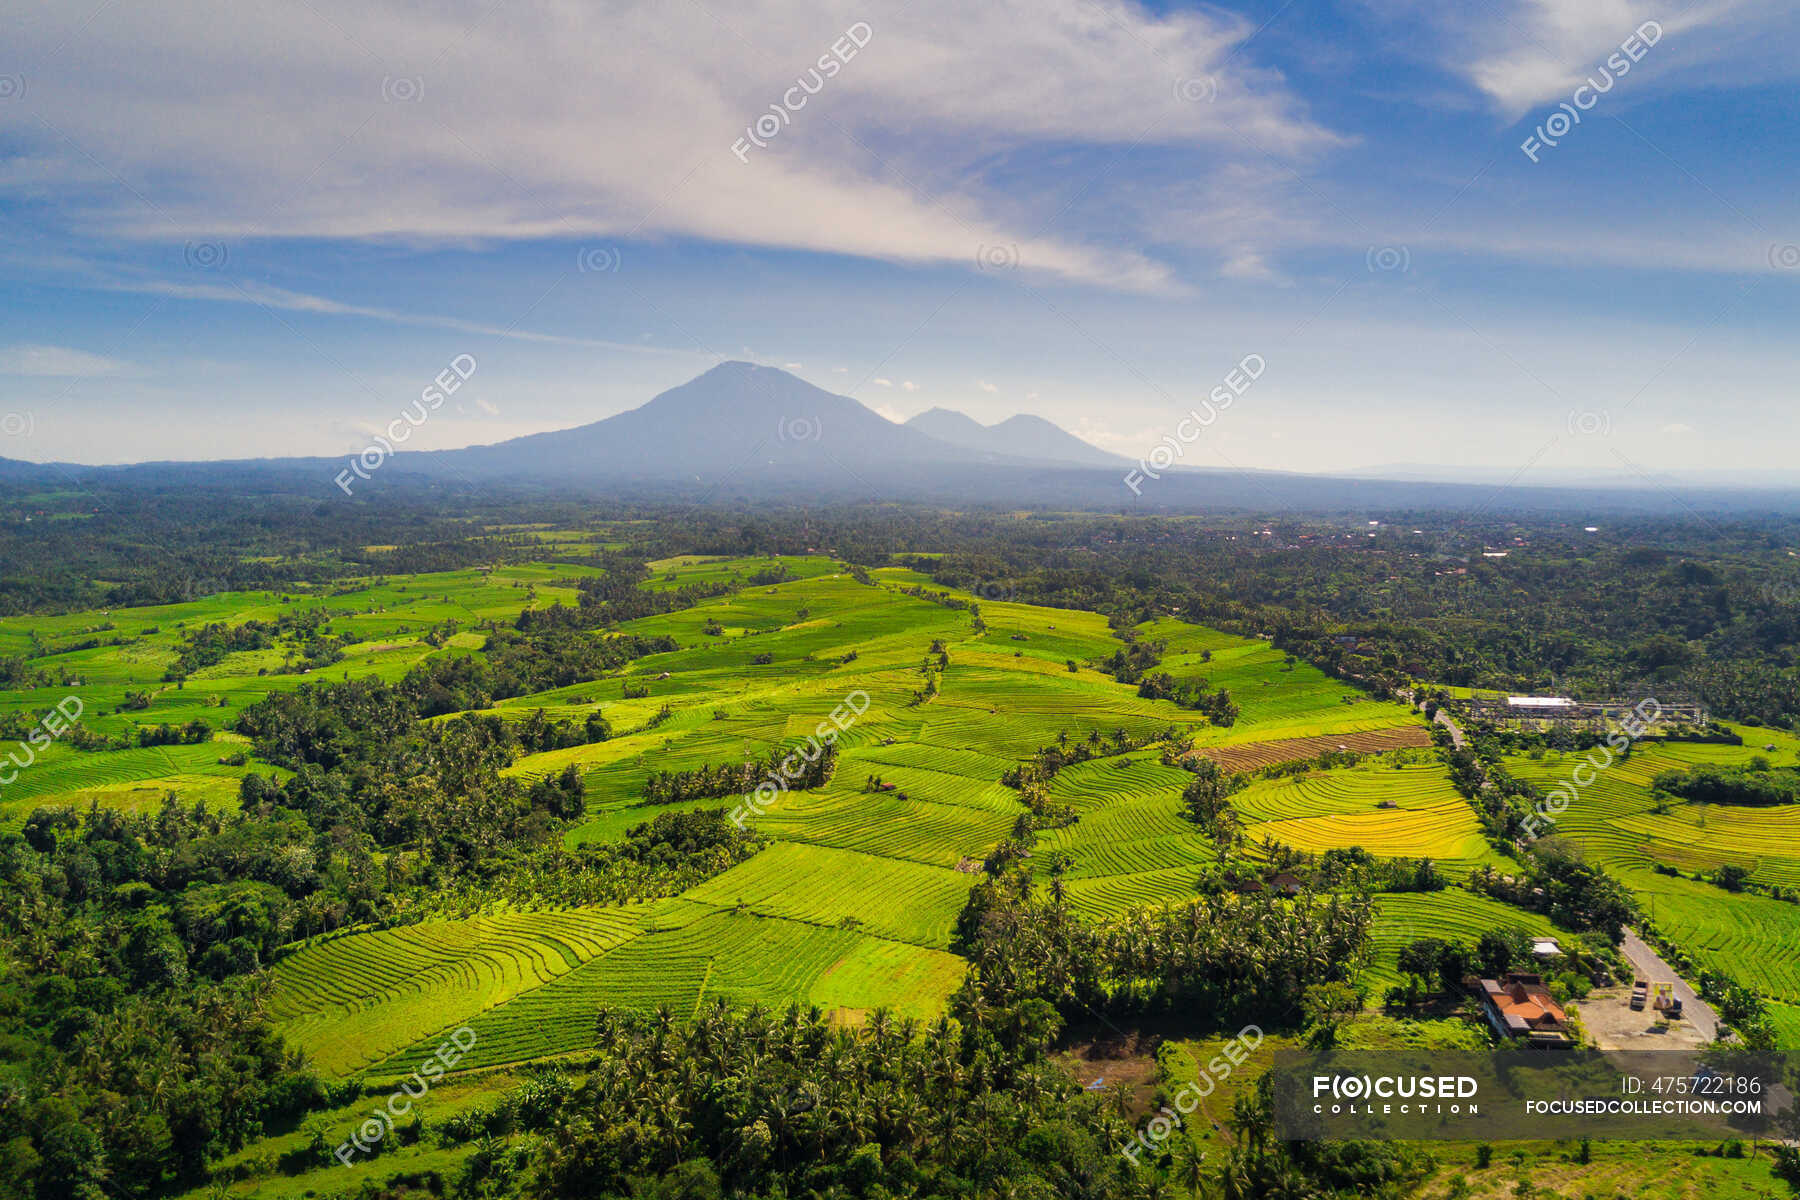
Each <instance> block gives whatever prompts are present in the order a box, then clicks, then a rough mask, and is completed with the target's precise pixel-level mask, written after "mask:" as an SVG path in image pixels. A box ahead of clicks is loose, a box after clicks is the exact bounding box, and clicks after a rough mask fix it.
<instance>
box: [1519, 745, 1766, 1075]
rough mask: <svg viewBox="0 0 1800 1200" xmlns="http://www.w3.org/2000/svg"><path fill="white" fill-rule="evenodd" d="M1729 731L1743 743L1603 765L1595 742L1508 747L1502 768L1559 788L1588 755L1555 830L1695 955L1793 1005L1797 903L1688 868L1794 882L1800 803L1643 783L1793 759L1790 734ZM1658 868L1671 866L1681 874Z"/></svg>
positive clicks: (1643, 753)
mask: <svg viewBox="0 0 1800 1200" xmlns="http://www.w3.org/2000/svg"><path fill="white" fill-rule="evenodd" d="M1738 732H1739V733H1741V734H1742V735H1743V736H1744V739H1745V743H1746V744H1745V745H1743V746H1725V745H1716V744H1699V743H1662V742H1657V743H1640V744H1639V745H1638V746H1637V747H1636V748H1635V749H1634V750H1633V752H1632V753H1631V754H1630V756H1629V757H1623V758H1618V759H1615V760H1614V761H1613V762H1611V763H1610V764H1608V765H1606V766H1604V767H1600V766H1598V765H1597V764H1598V763H1600V762H1601V761H1604V760H1603V757H1602V756H1601V755H1600V754H1599V753H1598V752H1589V753H1588V754H1586V755H1579V754H1556V753H1548V754H1544V755H1542V756H1538V757H1533V756H1529V755H1517V756H1511V757H1509V758H1508V759H1507V760H1506V766H1507V769H1508V770H1510V771H1511V772H1513V773H1514V774H1515V775H1517V776H1518V777H1519V778H1521V779H1525V780H1528V781H1530V782H1531V783H1533V784H1536V785H1537V786H1538V787H1540V788H1542V789H1544V790H1545V791H1549V790H1551V789H1554V788H1557V787H1559V786H1564V787H1566V786H1568V784H1569V783H1570V781H1571V779H1572V776H1573V773H1574V772H1575V770H1576V769H1577V767H1579V766H1580V765H1581V764H1582V762H1583V761H1584V760H1589V761H1591V762H1592V763H1593V764H1596V765H1595V769H1594V771H1593V778H1592V782H1591V783H1590V784H1589V785H1588V786H1586V787H1578V788H1576V789H1575V793H1576V795H1575V799H1574V800H1573V801H1571V802H1570V804H1569V807H1568V808H1567V810H1566V811H1564V812H1563V813H1561V814H1560V815H1559V816H1558V818H1557V822H1556V826H1555V832H1556V833H1557V834H1558V835H1560V836H1563V837H1567V838H1568V839H1569V840H1570V841H1572V842H1574V843H1576V844H1577V845H1579V846H1580V847H1581V849H1582V851H1583V852H1584V853H1586V854H1587V855H1588V856H1589V857H1590V858H1592V859H1593V860H1594V861H1596V862H1598V863H1600V864H1602V865H1604V866H1606V867H1607V868H1608V869H1609V870H1612V871H1615V872H1616V873H1617V874H1618V876H1619V878H1620V879H1621V880H1622V881H1623V882H1624V883H1625V884H1626V886H1627V887H1629V888H1630V889H1631V891H1632V892H1633V894H1634V895H1635V896H1636V897H1637V898H1638V901H1639V903H1640V904H1642V905H1643V907H1644V908H1645V910H1646V912H1647V913H1649V914H1650V916H1651V918H1652V920H1653V921H1654V923H1655V924H1656V926H1657V928H1658V929H1660V930H1661V931H1662V932H1663V934H1664V935H1665V936H1667V937H1668V938H1670V939H1671V940H1672V941H1674V942H1675V943H1676V944H1677V945H1679V946H1680V947H1681V948H1682V949H1683V950H1685V951H1686V952H1687V953H1688V954H1690V955H1691V956H1692V957H1693V958H1694V959H1695V961H1697V962H1698V963H1700V964H1701V965H1703V966H1708V967H1712V968H1714V969H1717V970H1722V971H1725V972H1726V973H1727V974H1729V975H1731V976H1732V977H1734V978H1736V979H1737V980H1738V981H1739V982H1741V983H1743V984H1745V985H1747V986H1749V987H1752V988H1755V989H1756V990H1757V991H1758V992H1760V993H1761V994H1762V995H1763V996H1764V997H1766V998H1768V999H1771V1000H1778V1001H1782V1002H1784V1003H1788V1004H1793V1003H1796V1002H1800V954H1796V951H1795V948H1796V947H1800V904H1793V903H1788V902H1785V901H1780V900H1774V899H1771V898H1769V897H1767V896H1763V895H1756V894H1748V893H1744V894H1733V893H1730V892H1726V891H1724V890H1723V889H1721V888H1718V887H1715V886H1713V885H1712V884H1710V883H1705V882H1701V881H1699V880H1698V879H1696V878H1694V876H1696V875H1700V874H1705V873H1709V872H1711V871H1713V870H1715V869H1716V868H1718V867H1720V866H1724V865H1727V864H1731V865H1736V866H1740V867H1743V868H1745V869H1746V870H1747V871H1749V872H1750V879H1751V881H1752V882H1754V883H1758V884H1767V885H1779V886H1783V887H1789V888H1791V887H1795V886H1800V808H1796V807H1795V806H1791V805H1789V806H1775V807H1766V808H1765V807H1752V806H1739V805H1716V804H1689V803H1685V802H1683V801H1681V800H1680V799H1679V798H1676V797H1668V798H1666V800H1662V801H1659V799H1658V797H1656V796H1655V795H1654V794H1653V792H1652V788H1651V781H1652V780H1653V779H1654V778H1655V777H1656V776H1657V775H1658V774H1659V773H1661V772H1663V771H1668V770H1679V769H1685V768H1688V767H1692V766H1697V765H1702V764H1707V765H1722V766H1730V765H1735V764H1744V763H1748V762H1749V761H1750V759H1751V758H1753V757H1755V756H1757V755H1762V756H1763V757H1766V758H1770V759H1771V760H1772V761H1774V762H1776V763H1780V764H1785V763H1791V762H1793V761H1794V757H1793V756H1794V754H1795V743H1794V741H1793V739H1792V738H1791V737H1789V736H1787V735H1782V734H1777V733H1774V732H1772V731H1769V730H1758V729H1748V728H1740V729H1739V730H1738ZM1765 744H1770V745H1773V746H1774V747H1775V749H1774V751H1772V752H1771V751H1767V750H1765V749H1764V748H1763V747H1764V745H1765ZM1587 774H1588V773H1587V772H1586V771H1583V772H1582V775H1583V777H1586V776H1587ZM1659 809H1660V810H1661V811H1659ZM1657 867H1662V868H1665V869H1668V868H1673V869H1674V870H1676V871H1678V872H1680V873H1681V876H1682V877H1680V878H1677V877H1672V876H1669V875H1666V874H1663V873H1661V872H1659V871H1657V870H1656V869H1655V868H1657ZM1792 1044H1800V1041H1796V1042H1795V1043H1792Z"/></svg>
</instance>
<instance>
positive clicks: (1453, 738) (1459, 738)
mask: <svg viewBox="0 0 1800 1200" xmlns="http://www.w3.org/2000/svg"><path fill="white" fill-rule="evenodd" d="M1407 698H1408V699H1410V700H1411V701H1412V702H1413V707H1414V708H1415V709H1417V710H1418V711H1420V712H1424V711H1425V705H1424V703H1423V702H1422V701H1420V699H1419V698H1418V696H1417V695H1415V694H1414V693H1411V692H1408V693H1407ZM1432 720H1433V721H1436V722H1437V723H1438V724H1439V725H1442V726H1443V727H1444V728H1445V729H1448V730H1449V731H1450V744H1451V745H1452V746H1454V747H1456V748H1457V749H1458V750H1461V749H1462V748H1463V747H1464V746H1466V745H1468V744H1469V740H1468V739H1467V738H1465V737H1463V731H1462V727H1461V726H1460V725H1458V724H1457V723H1456V722H1455V721H1452V720H1451V719H1450V713H1449V712H1448V711H1447V710H1446V709H1443V708H1439V709H1438V710H1437V716H1435V717H1433V718H1432Z"/></svg>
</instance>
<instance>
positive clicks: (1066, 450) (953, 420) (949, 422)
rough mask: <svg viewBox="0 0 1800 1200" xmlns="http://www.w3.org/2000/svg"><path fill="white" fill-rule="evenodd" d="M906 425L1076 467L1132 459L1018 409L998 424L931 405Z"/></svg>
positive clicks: (973, 445)
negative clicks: (989, 423)
mask: <svg viewBox="0 0 1800 1200" xmlns="http://www.w3.org/2000/svg"><path fill="white" fill-rule="evenodd" d="M906 428H908V429H916V430H918V431H919V432H920V433H925V434H929V435H930V436H932V437H934V438H937V439H938V440H939V441H941V442H947V443H949V444H950V445H952V446H961V447H962V448H963V449H965V450H980V451H984V452H986V453H989V454H1004V455H1010V456H1016V457H1020V458H1030V459H1037V460H1039V461H1042V462H1053V463H1062V464H1065V465H1068V466H1076V467H1127V466H1130V465H1131V464H1130V460H1129V459H1125V458H1121V457H1119V456H1118V455H1116V454H1108V453H1107V452H1106V451H1104V450H1102V449H1100V448H1099V447H1098V446H1094V445H1090V444H1089V443H1087V442H1084V441H1082V440H1081V439H1080V438H1078V437H1076V436H1075V435H1074V434H1072V433H1070V432H1068V431H1067V430H1065V429H1063V428H1062V427H1061V426H1058V425H1055V424H1053V423H1052V422H1049V421H1046V420H1044V418H1042V417H1034V416H1032V415H1030V414H1029V413H1019V414H1017V415H1016V416H1011V417H1008V418H1007V419H1006V420H1004V421H1001V422H999V423H998V424H995V425H983V424H981V423H980V422H979V421H977V420H975V419H974V418H973V417H970V416H967V415H965V414H963V413H959V412H956V411H954V410H953V409H948V408H932V409H927V410H926V411H924V412H922V413H920V414H919V415H918V416H916V417H914V418H913V419H912V420H910V421H908V422H907V423H906Z"/></svg>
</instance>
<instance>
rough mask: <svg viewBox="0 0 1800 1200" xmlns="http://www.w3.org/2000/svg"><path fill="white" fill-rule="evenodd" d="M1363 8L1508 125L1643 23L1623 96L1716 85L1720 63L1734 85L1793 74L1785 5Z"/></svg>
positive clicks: (1389, 1) (1572, 83)
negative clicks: (1430, 47) (1649, 44)
mask: <svg viewBox="0 0 1800 1200" xmlns="http://www.w3.org/2000/svg"><path fill="white" fill-rule="evenodd" d="M1366 2H1367V3H1368V4H1369V5H1370V7H1371V8H1372V9H1374V10H1375V11H1377V12H1380V13H1383V14H1385V15H1387V16H1389V17H1392V18H1394V19H1395V20H1396V21H1397V22H1402V23H1404V24H1405V25H1406V26H1407V27H1408V29H1409V31H1410V32H1413V33H1415V34H1417V33H1420V32H1423V33H1424V35H1425V38H1426V39H1427V40H1432V39H1433V37H1434V36H1435V42H1436V48H1435V52H1436V55H1437V57H1438V59H1439V60H1440V61H1441V62H1442V63H1443V65H1444V66H1446V67H1447V68H1449V69H1450V70H1451V71H1453V72H1455V73H1457V74H1460V75H1463V76H1464V77H1466V78H1467V79H1468V80H1469V81H1470V82H1471V83H1473V84H1474V85H1475V86H1476V87H1477V88H1479V89H1480V91H1481V92H1482V93H1483V94H1485V95H1486V96H1487V98H1488V101H1489V102H1490V103H1491V104H1492V105H1493V106H1494V107H1495V108H1496V109H1498V110H1499V111H1500V113H1501V114H1502V115H1504V116H1505V117H1506V118H1507V119H1508V120H1513V119H1516V118H1517V117H1519V116H1521V115H1523V114H1524V113H1525V112H1526V111H1527V110H1528V109H1530V108H1531V107H1532V106H1534V105H1537V104H1541V103H1544V102H1545V101H1550V100H1555V99H1567V98H1568V96H1569V94H1570V93H1571V92H1572V91H1573V90H1574V89H1575V87H1577V86H1578V85H1579V84H1581V83H1582V82H1583V81H1585V80H1586V79H1587V78H1588V76H1589V75H1590V74H1594V73H1595V72H1596V71H1597V69H1598V68H1599V67H1600V66H1601V65H1602V64H1604V63H1605V62H1606V60H1607V58H1608V56H1609V55H1611V54H1613V53H1614V52H1616V51H1618V50H1619V48H1620V45H1621V43H1623V42H1624V41H1625V40H1626V39H1627V38H1629V37H1631V36H1632V35H1633V34H1634V33H1635V32H1636V31H1637V30H1638V29H1640V28H1641V27H1643V26H1644V23H1645V22H1646V21H1654V22H1656V23H1657V24H1658V25H1659V26H1660V27H1661V30H1662V34H1661V37H1660V38H1659V39H1658V40H1657V43H1656V45H1655V46H1654V47H1653V48H1651V49H1650V50H1649V51H1648V53H1646V54H1644V55H1643V56H1642V57H1641V58H1640V59H1639V61H1638V62H1636V63H1634V64H1632V65H1631V68H1630V72H1629V73H1628V75H1627V76H1626V77H1625V78H1624V79H1623V81H1622V83H1621V84H1620V85H1619V86H1620V87H1621V88H1622V89H1623V90H1624V91H1625V92H1626V93H1627V94H1628V93H1629V91H1630V90H1633V89H1636V90H1641V89H1642V88H1643V86H1644V85H1645V84H1646V83H1647V82H1648V81H1649V80H1651V79H1655V80H1659V81H1660V80H1673V81H1676V82H1680V83H1684V84H1685V83H1686V82H1689V81H1690V80H1689V76H1688V73H1689V72H1691V71H1693V70H1694V69H1696V68H1707V67H1710V68H1713V69H1714V70H1713V71H1712V72H1711V76H1712V77H1710V78H1708V79H1706V80H1704V81H1703V82H1704V83H1706V84H1708V85H1713V84H1716V83H1717V82H1718V78H1717V70H1716V69H1717V68H1718V66H1719V65H1720V64H1725V63H1728V64H1730V66H1731V79H1730V82H1731V83H1732V84H1734V85H1737V86H1744V85H1746V84H1750V83H1753V82H1756V81H1758V80H1760V79H1762V78H1765V77H1769V76H1775V77H1791V75H1792V72H1793V63H1792V55H1791V54H1790V53H1787V52H1786V51H1784V50H1783V49H1781V47H1783V46H1786V45H1791V35H1792V33H1793V32H1794V9H1793V6H1792V5H1791V4H1789V3H1787V2H1786V0H1697V2H1696V3H1693V4H1691V5H1685V6H1669V8H1667V9H1660V10H1659V9H1657V8H1655V7H1648V6H1645V5H1643V4H1641V3H1636V2H1633V0H1498V2H1497V3H1495V4H1491V5H1489V4H1484V5H1447V4H1440V3H1436V2H1435V0H1366ZM1784 34H1785V36H1784ZM1651 36H1655V35H1654V34H1652V35H1651ZM1602 82H1604V81H1603V80H1602ZM1658 86H1661V84H1660V83H1659V85H1658ZM1625 98H1626V95H1621V96H1620V97H1619V99H1621V100H1623V99H1625Z"/></svg>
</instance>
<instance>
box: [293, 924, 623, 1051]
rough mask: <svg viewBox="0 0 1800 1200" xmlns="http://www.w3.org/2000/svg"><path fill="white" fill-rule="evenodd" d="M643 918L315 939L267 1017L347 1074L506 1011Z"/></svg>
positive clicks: (617, 940) (297, 956) (425, 927)
mask: <svg viewBox="0 0 1800 1200" xmlns="http://www.w3.org/2000/svg"><path fill="white" fill-rule="evenodd" d="M639 927H640V910H635V909H625V908H599V909H579V910H575V911H568V912H533V913H514V914H510V915H507V916H504V917H476V918H471V919H469V920H465V921H442V922H433V923H430V924H421V925H408V926H403V927H401V928H398V929H391V930H382V931H378V932H371V933H363V934H354V935H351V936H341V937H332V938H326V939H321V940H318V941H315V942H312V943H309V944H307V945H305V946H302V947H301V948H299V949H298V950H296V951H294V952H293V953H291V954H289V955H287V956H286V957H285V958H283V959H281V960H280V961H279V962H278V963H277V964H276V965H275V967H274V970H273V972H272V974H273V977H274V984H275V986H274V991H273V994H272V996H271V1000H270V1011H271V1013H272V1015H273V1016H275V1018H276V1019H277V1020H278V1021H280V1022H282V1025H283V1032H284V1033H285V1034H286V1036H287V1037H288V1038H289V1039H290V1040H292V1041H293V1042H294V1043H295V1044H296V1045H298V1046H299V1047H300V1048H301V1049H303V1050H305V1051H306V1052H307V1053H309V1054H311V1055H312V1057H313V1059H314V1061H315V1062H317V1063H318V1064H319V1066H320V1067H321V1068H322V1069H324V1070H326V1071H329V1072H332V1073H334V1074H342V1073H346V1072H348V1071H350V1070H353V1069H355V1068H358V1067H362V1066H366V1065H367V1064H369V1063H370V1062H373V1061H374V1060H375V1059H377V1058H380V1057H385V1055H386V1054H388V1053H391V1052H392V1051H393V1050H394V1049H395V1048H397V1047H398V1046H400V1045H404V1044H405V1043H407V1042H410V1041H411V1040H413V1039H414V1038H415V1037H417V1035H418V1031H419V1030H420V1029H423V1028H436V1027H437V1026H438V1025H441V1024H443V1023H444V1022H445V1021H446V1020H448V1019H451V1018H452V1017H454V1016H456V1015H460V1014H464V1013H472V1012H478V1011H480V1010H482V1009H485V1008H490V1007H492V1006H493V1005H496V1004H500V1003H503V1002H504V1001H506V1000H509V999H511V998H512V997H513V996H516V995H518V994H519V993H520V992H522V991H526V990H528V989H530V988H534V987H537V986H538V985H540V984H543V983H547V982H549V981H550V980H552V979H555V978H557V977H558V976H560V975H564V974H567V973H568V972H569V971H572V970H574V969H575V968H576V967H579V966H580V965H581V964H582V963H584V962H587V961H589V960H590V959H593V958H595V957H597V956H599V955H600V954H602V953H604V952H605V951H607V950H610V949H612V948H613V947H615V946H618V945H620V944H622V943H623V942H625V941H627V940H628V939H630V938H632V937H634V936H636V935H637V934H638V932H639Z"/></svg>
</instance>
